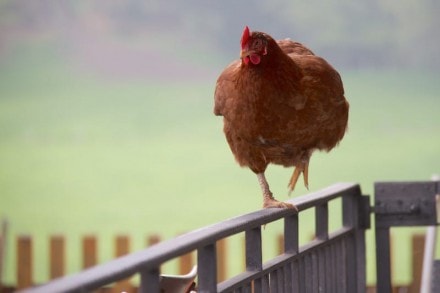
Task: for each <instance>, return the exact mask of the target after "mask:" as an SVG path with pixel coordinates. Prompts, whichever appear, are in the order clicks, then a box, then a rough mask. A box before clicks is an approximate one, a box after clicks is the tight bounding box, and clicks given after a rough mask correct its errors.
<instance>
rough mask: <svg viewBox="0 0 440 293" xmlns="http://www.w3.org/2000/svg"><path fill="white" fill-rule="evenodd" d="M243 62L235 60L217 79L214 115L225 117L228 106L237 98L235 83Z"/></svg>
mask: <svg viewBox="0 0 440 293" xmlns="http://www.w3.org/2000/svg"><path fill="white" fill-rule="evenodd" d="M240 66H241V61H240V60H235V61H234V62H232V63H231V64H229V65H228V66H227V67H226V68H225V70H223V72H222V74H221V75H220V76H219V78H218V79H217V85H216V87H215V93H214V102H215V104H214V114H215V115H217V116H224V115H225V111H226V109H227V108H228V105H229V104H230V103H231V102H232V101H233V100H234V98H235V95H236V94H235V93H236V89H235V85H234V84H235V81H236V78H237V73H238V71H239V70H240Z"/></svg>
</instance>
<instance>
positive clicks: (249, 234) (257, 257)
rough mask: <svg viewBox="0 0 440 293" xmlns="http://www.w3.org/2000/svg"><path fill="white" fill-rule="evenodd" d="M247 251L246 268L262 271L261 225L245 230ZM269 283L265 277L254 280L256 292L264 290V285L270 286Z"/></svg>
mask: <svg viewBox="0 0 440 293" xmlns="http://www.w3.org/2000/svg"><path fill="white" fill-rule="evenodd" d="M245 253H246V270H247V271H261V270H262V268H263V253H262V244H261V227H260V226H258V227H255V228H253V229H250V230H246V231H245ZM268 285H269V284H268V283H267V281H266V280H264V278H261V279H257V280H255V281H254V292H255V293H258V292H266V291H263V286H264V287H266V286H267V287H268Z"/></svg>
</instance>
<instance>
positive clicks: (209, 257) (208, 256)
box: [197, 242, 217, 293]
mask: <svg viewBox="0 0 440 293" xmlns="http://www.w3.org/2000/svg"><path fill="white" fill-rule="evenodd" d="M197 271H198V275H199V278H198V280H199V290H198V292H200V293H215V292H217V250H216V243H215V242H214V243H211V244H208V245H206V246H204V247H201V248H199V249H198V250H197Z"/></svg>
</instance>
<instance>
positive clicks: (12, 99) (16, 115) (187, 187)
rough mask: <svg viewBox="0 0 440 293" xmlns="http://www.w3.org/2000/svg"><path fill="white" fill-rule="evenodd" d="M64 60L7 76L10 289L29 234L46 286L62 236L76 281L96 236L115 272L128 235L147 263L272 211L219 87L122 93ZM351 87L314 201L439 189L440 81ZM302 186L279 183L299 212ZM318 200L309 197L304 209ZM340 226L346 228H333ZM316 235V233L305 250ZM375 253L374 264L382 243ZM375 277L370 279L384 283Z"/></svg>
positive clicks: (275, 184) (412, 76)
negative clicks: (356, 191) (203, 232)
mask: <svg viewBox="0 0 440 293" xmlns="http://www.w3.org/2000/svg"><path fill="white" fill-rule="evenodd" d="M51 58H52V57H51V56H50V55H48V56H46V57H45V58H43V62H39V63H38V62H37V63H35V64H34V63H32V62H33V61H32V60H34V59H32V58H31V57H29V58H28V59H26V58H23V59H21V61H15V62H14V63H10V62H9V63H8V62H4V64H2V67H1V69H0V216H3V217H7V218H8V219H9V222H10V225H11V226H10V236H11V237H10V239H9V243H8V257H7V261H8V262H7V267H6V280H7V281H9V282H13V281H14V279H15V275H14V274H15V267H14V255H15V251H14V241H15V237H16V235H19V234H23V233H25V234H32V235H34V236H35V239H36V243H35V245H36V247H35V258H36V259H35V266H36V268H38V269H37V270H36V275H35V278H36V280H37V281H38V282H41V281H45V280H46V278H47V271H48V268H47V266H46V264H47V261H46V260H47V247H46V239H47V236H48V235H51V234H55V233H61V234H64V235H67V237H68V262H67V263H68V272H69V273H71V272H74V271H78V270H79V269H80V261H79V259H80V258H79V257H78V254H79V249H80V237H81V236H82V235H84V234H90V233H96V234H97V235H98V236H99V237H100V241H101V242H100V249H99V251H100V261H101V262H102V261H105V260H108V259H110V258H111V257H112V254H113V251H112V242H110V241H111V239H112V237H113V236H114V235H115V234H117V233H124V234H128V235H130V236H131V237H132V239H133V241H134V242H133V244H132V250H139V249H141V248H142V247H143V246H144V242H145V236H146V235H148V234H151V233H160V234H161V235H162V236H163V237H164V238H170V237H173V236H174V235H176V234H178V233H182V232H184V231H189V230H191V229H195V228H199V227H202V226H205V225H207V224H211V223H214V222H217V221H220V220H224V219H226V218H229V217H233V216H237V215H240V214H243V213H247V212H250V211H254V210H256V209H259V208H260V207H261V195H260V190H259V186H258V184H257V180H256V178H255V175H254V174H252V172H250V171H249V170H247V169H241V168H239V167H238V166H237V165H236V164H235V162H234V160H233V157H232V154H231V153H230V151H229V148H228V146H227V144H226V142H225V139H224V137H223V134H222V121H221V119H220V118H218V117H215V116H213V114H212V106H213V88H214V83H215V77H214V78H213V79H212V80H209V81H202V80H200V82H193V83H190V84H188V83H163V84H160V83H156V84H153V83H151V82H149V81H144V82H140V81H127V80H125V81H123V82H122V81H119V80H112V79H100V78H97V77H96V76H92V75H89V74H87V73H84V72H77V71H74V70H66V69H65V68H64V67H62V66H59V64H58V61H56V60H55V62H52V61H53V60H52V59H51ZM219 70H220V69H219ZM342 75H343V80H344V82H345V88H346V95H347V98H348V99H349V101H350V104H351V109H350V110H351V112H350V127H349V131H348V133H347V136H346V138H345V139H344V141H343V142H342V143H341V145H340V146H339V147H338V148H337V149H335V150H334V151H332V152H331V153H330V154H321V153H317V154H315V155H314V156H313V158H312V160H311V165H310V186H311V190H317V189H320V188H322V187H325V186H327V185H330V184H332V183H334V182H337V181H353V182H360V183H361V184H362V188H363V191H364V192H365V193H367V194H371V193H372V191H373V189H372V187H373V185H372V184H373V182H374V181H377V180H380V181H385V180H426V179H428V178H429V177H430V176H431V174H433V173H435V172H440V170H439V168H440V156H439V150H440V136H439V133H440V123H439V121H438V109H439V108H440V107H439V106H440V102H439V97H438V95H439V92H440V84H439V83H438V80H439V77H440V76H439V75H438V74H430V73H405V72H399V73H397V72H342ZM291 172H292V170H291V169H284V168H282V167H278V166H271V167H270V168H269V169H268V172H267V176H268V179H269V182H270V184H271V187H272V189H273V191H274V192H275V194H276V195H277V197H278V198H279V199H286V198H287V195H286V189H287V188H286V185H287V182H288V179H289V178H290V175H291ZM306 192H307V191H306V190H305V189H304V188H303V187H299V188H298V189H297V191H296V192H295V195H299V194H304V193H306ZM312 216H313V214H312V213H309V214H308V215H305V216H304V217H303V218H301V219H304V220H303V223H306V222H309V221H310V219H311V218H312ZM339 220H340V219H338V217H332V220H331V221H332V225H335V223H336V222H337V221H339ZM279 231H281V227H280V226H279V225H268V226H267V227H266V229H265V230H264V232H263V233H264V237H265V239H267V242H268V243H269V244H268V246H267V247H266V248H265V249H266V250H265V257H266V258H267V257H269V256H270V255H273V253H274V243H275V239H274V235H275V234H276V233H278V232H279ZM311 233H312V226H306V225H304V229H303V230H302V233H301V238H302V239H301V241H305V239H307V238H308V237H310V235H311ZM402 235H403V236H401V237H403V238H402V239H404V238H406V237H407V234H405V233H404V234H402ZM369 248H370V249H369V259H371V258H372V257H373V254H372V251H373V246H372V239H371V237H370V238H369ZM398 249H399V255H402V257H401V258H400V257H399V259H398V261H400V262H402V263H403V264H406V263H407V262H408V259H406V258H405V257H406V255H407V254H408V253H409V252H408V251H409V250H408V247H407V246H405V245H404V244H402V246H399V248H398ZM400 251H402V253H401V254H400ZM239 269H240V268H237V267H233V268H232V267H231V269H230V272H231V273H235V272H237V271H238V270H239ZM170 270H172V268H170ZM395 274H396V276H398V278H397V281H398V282H406V281H408V278H409V271H408V269H405V268H404V266H403V265H399V266H397V267H396V272H395ZM373 275H374V274H373V270H372V267H371V266H370V268H369V279H370V280H372V278H373Z"/></svg>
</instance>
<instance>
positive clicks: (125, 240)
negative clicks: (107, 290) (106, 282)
mask: <svg viewBox="0 0 440 293" xmlns="http://www.w3.org/2000/svg"><path fill="white" fill-rule="evenodd" d="M129 252H130V238H129V237H128V236H126V235H118V236H116V238H115V257H120V256H123V255H126V254H128V253H129ZM131 290H132V286H131V284H130V278H127V279H124V280H120V281H118V282H116V283H115V285H114V286H113V290H112V292H114V293H120V292H131Z"/></svg>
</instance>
